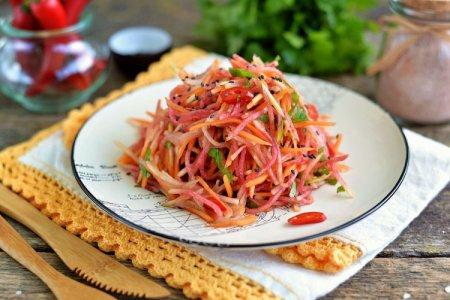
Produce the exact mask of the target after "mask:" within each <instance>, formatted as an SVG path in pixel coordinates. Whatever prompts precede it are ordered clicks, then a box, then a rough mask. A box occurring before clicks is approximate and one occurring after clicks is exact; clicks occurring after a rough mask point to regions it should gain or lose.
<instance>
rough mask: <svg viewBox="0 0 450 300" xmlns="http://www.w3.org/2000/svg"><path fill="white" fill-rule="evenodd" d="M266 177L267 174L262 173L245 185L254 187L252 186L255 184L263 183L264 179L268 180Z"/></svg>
mask: <svg viewBox="0 0 450 300" xmlns="http://www.w3.org/2000/svg"><path fill="white" fill-rule="evenodd" d="M266 179H267V174H264V175H261V176H259V177H256V178H255V179H252V180H249V181H247V183H246V184H245V186H246V187H252V186H255V185H258V184H261V183H263V182H264V181H266Z"/></svg>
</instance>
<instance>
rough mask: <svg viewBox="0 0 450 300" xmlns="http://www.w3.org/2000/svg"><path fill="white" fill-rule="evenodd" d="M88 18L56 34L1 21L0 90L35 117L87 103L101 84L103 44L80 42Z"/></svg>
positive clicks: (105, 58) (105, 59)
mask: <svg viewBox="0 0 450 300" xmlns="http://www.w3.org/2000/svg"><path fill="white" fill-rule="evenodd" d="M92 19H93V14H92V12H90V11H87V12H85V13H84V14H83V15H82V17H81V18H80V21H79V22H78V23H77V24H75V25H73V26H70V27H67V28H63V29H59V30H46V31H28V30H21V29H17V28H15V27H13V26H12V25H11V20H10V19H1V20H0V33H2V34H3V35H4V37H3V38H2V39H0V91H1V92H2V93H3V94H5V95H6V96H7V97H9V98H11V99H13V100H15V101H16V102H18V103H20V104H21V105H22V106H24V107H25V108H27V109H29V110H31V111H34V112H40V113H56V112H63V111H67V110H69V109H71V108H73V107H75V106H78V105H80V104H81V103H83V102H85V101H87V100H88V99H89V97H90V96H91V95H92V94H93V93H94V92H95V91H96V90H97V89H98V88H99V87H100V86H101V85H102V84H103V83H104V82H105V80H106V77H107V73H108V66H109V58H110V55H109V50H108V47H107V46H106V45H103V44H100V43H99V42H97V41H93V40H89V39H86V38H85V33H86V30H87V29H88V28H89V27H90V26H91V24H92Z"/></svg>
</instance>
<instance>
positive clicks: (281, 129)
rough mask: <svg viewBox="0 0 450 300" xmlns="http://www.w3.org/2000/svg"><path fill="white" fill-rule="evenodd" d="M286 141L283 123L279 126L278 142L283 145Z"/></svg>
mask: <svg viewBox="0 0 450 300" xmlns="http://www.w3.org/2000/svg"><path fill="white" fill-rule="evenodd" d="M283 139H284V126H283V123H281V125H280V126H278V129H277V142H278V143H281V142H282V141H283Z"/></svg>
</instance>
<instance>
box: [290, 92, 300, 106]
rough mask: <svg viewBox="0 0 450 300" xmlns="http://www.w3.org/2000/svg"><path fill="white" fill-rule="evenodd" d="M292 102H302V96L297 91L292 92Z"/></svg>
mask: <svg viewBox="0 0 450 300" xmlns="http://www.w3.org/2000/svg"><path fill="white" fill-rule="evenodd" d="M292 102H294V103H295V104H297V105H298V104H300V96H299V95H298V94H297V93H296V92H294V93H293V94H292Z"/></svg>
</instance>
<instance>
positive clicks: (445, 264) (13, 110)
mask: <svg viewBox="0 0 450 300" xmlns="http://www.w3.org/2000/svg"><path fill="white" fill-rule="evenodd" d="M381 2H383V3H385V2H386V1H381ZM6 3H7V0H0V12H1V13H2V14H3V13H4V12H6V11H7V5H6ZM195 3H196V1H195V0H171V1H165V0H151V1H150V0H147V1H118V0H101V1H93V5H94V9H95V11H96V20H95V23H94V26H93V28H92V31H91V35H92V36H94V37H95V38H96V39H98V40H100V41H103V42H106V41H107V38H108V37H109V36H110V35H111V34H112V33H113V32H115V31H116V30H118V29H119V28H122V27H126V26H132V25H155V26H160V27H163V28H165V29H166V30H168V31H169V32H170V33H171V34H172V35H173V38H174V44H175V45H183V44H186V43H191V42H192V41H193V39H194V36H193V34H192V29H193V27H194V24H195V22H196V21H197V20H198V19H199V14H198V12H197V10H196V7H195V5H196V4H195ZM386 12H387V9H386V7H385V6H380V8H379V9H376V10H374V11H373V12H372V13H371V16H379V15H380V14H383V13H386ZM175 15H176V19H175V18H174V16H175ZM327 79H328V80H330V81H333V82H335V83H338V84H341V85H343V86H346V87H348V88H350V89H353V90H355V91H357V92H359V93H361V94H364V95H366V96H368V97H370V98H373V97H374V89H375V83H374V80H373V78H370V77H367V76H358V77H355V76H351V75H343V76H338V77H333V78H327ZM127 80H128V79H127V78H126V77H125V76H123V75H122V74H120V73H119V72H118V71H117V70H116V68H115V66H113V67H112V70H111V73H110V76H109V78H108V81H107V82H106V83H105V85H104V86H103V87H102V88H101V89H100V90H99V91H98V92H97V93H96V94H95V95H94V96H93V99H94V98H95V97H96V96H101V95H104V94H106V93H107V92H108V91H110V90H112V89H115V88H118V87H120V86H121V85H123V84H124V83H125V82H126V81H127ZM63 117H64V114H58V115H37V114H32V113H30V112H27V111H26V110H24V109H22V108H21V107H20V106H19V105H17V104H15V103H14V102H12V101H10V100H8V99H6V98H5V97H4V96H1V95H0V149H2V148H4V147H7V146H9V145H14V144H16V143H18V142H21V141H24V140H26V139H28V138H29V137H31V136H32V135H33V134H34V133H35V132H36V131H38V130H40V129H43V128H46V127H48V126H50V125H52V124H53V123H55V122H56V121H59V120H61V119H62V118H63ZM408 128H410V129H412V130H414V131H416V132H418V133H420V134H423V135H425V136H427V137H429V138H432V139H435V140H437V141H439V142H441V143H444V144H446V145H449V146H450V124H444V125H436V126H409V127H408ZM8 222H10V223H11V224H12V225H13V227H14V228H16V229H17V230H18V231H19V232H20V233H21V235H22V236H24V238H25V239H26V240H27V241H28V242H29V243H30V244H31V246H32V247H33V248H34V249H35V250H36V251H38V252H40V255H41V256H42V257H44V259H46V260H47V261H48V262H49V263H50V264H52V265H53V266H54V267H55V268H56V269H57V270H60V271H62V272H63V273H64V274H67V275H70V276H72V277H74V274H73V273H72V272H70V271H69V270H68V269H67V268H66V267H65V266H64V264H63V263H62V262H61V261H60V260H59V259H58V258H57V257H56V255H55V254H54V253H53V252H52V251H51V249H50V248H49V247H48V246H47V245H46V244H45V243H44V242H43V241H42V240H41V239H40V238H38V237H37V236H36V235H35V234H34V233H32V232H30V231H29V230H28V229H26V228H25V227H23V226H21V225H20V224H17V223H16V222H14V221H11V219H8ZM449 233H450V185H448V186H447V187H446V188H445V189H444V191H442V192H441V193H440V194H439V196H438V197H437V198H436V199H435V200H434V201H433V202H431V203H430V205H429V206H428V207H427V208H426V209H425V211H424V212H423V213H422V214H421V215H420V216H419V217H418V218H417V219H416V220H414V221H413V222H412V223H411V225H410V226H409V227H408V228H406V229H405V231H404V232H403V233H402V234H401V235H400V236H399V237H398V238H397V239H396V240H395V241H394V242H393V243H392V244H390V245H389V246H388V247H387V248H386V249H384V250H383V251H382V252H381V253H380V254H379V255H378V257H377V258H375V259H374V260H373V261H372V262H371V263H369V264H368V265H367V266H366V267H365V268H364V269H363V270H362V271H361V272H359V273H358V274H356V275H355V276H354V277H353V278H352V279H350V280H349V281H347V282H346V283H344V284H343V285H342V286H340V287H339V288H338V289H336V291H334V292H333V293H331V294H330V295H328V296H327V299H336V298H337V299H343V298H378V297H382V298H395V299H401V298H402V297H403V294H404V293H410V294H411V295H412V297H413V298H415V299H422V298H429V299H449V298H450V296H449V294H445V292H444V288H445V286H447V285H450V275H449V274H450V238H449ZM127 265H128V266H129V264H127ZM137 271H138V272H141V274H144V275H145V276H148V275H147V274H146V273H145V272H142V271H140V270H137ZM158 282H160V283H161V284H162V285H163V286H167V285H166V284H165V283H164V282H163V281H161V280H158ZM17 290H21V291H22V292H23V295H25V296H26V297H25V298H27V299H53V297H52V295H51V293H50V292H49V290H48V288H47V287H46V286H45V285H44V284H43V283H42V282H41V281H40V280H39V279H37V278H36V277H35V276H34V275H33V274H31V273H30V272H28V271H27V270H25V269H24V268H23V267H21V266H20V265H19V264H17V263H16V262H15V261H13V260H12V259H11V258H9V257H8V256H7V255H6V254H5V253H4V252H0V299H19V296H17V295H15V292H16V291H17ZM170 290H171V292H172V293H173V296H172V298H170V299H184V297H183V295H182V294H181V293H180V291H178V290H174V289H171V288H170ZM23 295H22V296H20V299H23Z"/></svg>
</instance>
